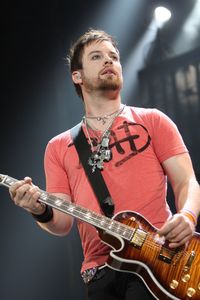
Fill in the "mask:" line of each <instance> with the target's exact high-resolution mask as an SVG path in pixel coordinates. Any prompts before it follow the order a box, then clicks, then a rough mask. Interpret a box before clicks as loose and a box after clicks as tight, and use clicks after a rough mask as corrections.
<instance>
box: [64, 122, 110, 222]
mask: <svg viewBox="0 0 200 300" xmlns="http://www.w3.org/2000/svg"><path fill="white" fill-rule="evenodd" d="M70 132H71V136H72V138H73V141H74V145H75V148H76V151H77V153H78V155H79V158H80V161H81V163H82V165H83V168H84V170H85V173H86V175H87V177H88V179H89V181H90V184H91V186H92V188H93V191H94V193H95V195H96V197H97V199H98V200H99V204H100V206H101V209H102V211H103V212H104V214H105V215H106V216H107V217H109V218H111V217H112V216H113V213H114V204H113V201H112V199H111V196H110V193H109V191H108V188H107V186H106V184H105V181H104V179H103V176H102V174H101V171H100V170H99V169H96V170H95V172H92V167H91V166H89V165H88V158H89V156H90V155H91V154H92V152H91V149H90V145H89V144H88V142H87V139H86V137H85V134H84V131H83V128H82V126H81V123H79V124H78V125H76V126H75V127H73V128H72V129H71V130H70Z"/></svg>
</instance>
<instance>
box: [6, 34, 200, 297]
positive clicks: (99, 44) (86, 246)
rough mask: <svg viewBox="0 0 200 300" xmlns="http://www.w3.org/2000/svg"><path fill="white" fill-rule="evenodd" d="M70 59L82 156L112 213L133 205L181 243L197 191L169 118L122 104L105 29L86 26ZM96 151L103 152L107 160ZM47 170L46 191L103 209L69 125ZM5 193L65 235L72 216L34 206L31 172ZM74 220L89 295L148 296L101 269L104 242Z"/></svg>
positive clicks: (194, 212)
mask: <svg viewBox="0 0 200 300" xmlns="http://www.w3.org/2000/svg"><path fill="white" fill-rule="evenodd" d="M68 60H69V65H70V70H71V75H72V80H73V83H74V84H75V87H76V90H77V93H78V95H79V96H80V97H81V98H82V100H83V104H84V107H85V116H84V118H83V122H82V128H83V130H84V134H85V138H86V139H87V141H88V143H89V144H90V147H91V150H92V152H93V154H94V155H91V156H90V157H88V163H89V165H90V167H91V168H92V170H93V172H96V169H98V168H99V169H101V171H102V175H103V177H104V180H105V182H106V185H107V187H108V190H109V192H110V194H111V197H112V199H113V202H114V205H115V212H114V213H115V214H116V213H118V212H120V211H125V210H131V211H136V212H138V213H140V214H141V215H142V216H144V217H145V218H146V219H147V220H149V221H150V222H151V223H152V224H153V225H154V226H155V227H157V228H159V230H158V234H159V235H160V236H162V237H164V238H165V239H166V240H168V241H169V247H171V248H172V249H173V248H176V247H179V246H181V245H184V244H185V243H187V242H188V241H189V239H190V238H191V237H192V235H193V233H194V230H195V224H196V221H197V216H198V215H199V211H200V190H199V186H198V183H197V181H196V178H195V175H194V171H193V167H192V163H191V159H190V157H189V154H188V151H187V149H186V146H185V145H184V143H183V140H182V138H181V136H180V134H179V132H178V130H177V128H176V126H175V124H174V123H173V122H172V121H171V120H170V119H169V118H168V117H167V116H166V115H164V114H163V113H161V112H160V111H158V110H156V109H143V108H136V107H127V106H125V105H123V104H122V103H121V97H120V91H121V88H122V85H123V76H122V67H121V64H120V57H119V51H118V49H117V46H116V42H115V41H114V40H113V38H112V37H111V36H109V35H108V34H107V33H105V32H103V31H97V30H89V31H88V32H86V33H85V34H84V35H83V36H81V37H80V38H79V39H78V41H77V42H76V43H75V44H74V45H73V47H72V48H71V50H70V54H69V57H68ZM102 149H103V151H104V150H108V151H107V152H106V153H107V158H106V159H105V158H103V157H102V152H101V151H100V150H102ZM99 160H100V164H99V163H98V162H99ZM45 173H46V184H47V191H48V192H49V193H52V194H55V195H57V196H59V197H60V198H62V199H64V200H66V201H72V202H74V203H76V204H78V205H81V206H83V207H86V208H89V209H90V210H91V211H94V212H97V213H101V214H102V211H101V209H100V206H99V203H98V201H97V199H96V196H95V195H94V192H93V190H92V188H91V186H90V183H89V181H88V179H87V177H86V175H85V172H84V170H83V167H82V166H80V163H79V157H78V154H77V152H76V150H75V147H74V145H73V141H72V138H71V135H70V131H66V132H64V133H62V134H60V135H58V136H56V137H55V138H53V139H52V140H51V141H50V142H49V143H48V145H47V148H46V152H45ZM166 175H167V177H168V180H169V181H170V183H171V185H172V188H173V191H174V195H175V200H176V207H177V213H176V214H175V215H173V216H172V214H171V212H170V209H169V207H168V205H167V203H166ZM10 194H11V197H12V199H13V200H14V202H15V203H16V204H18V205H19V206H21V207H23V208H24V209H26V210H27V211H28V212H31V213H32V214H34V217H35V218H36V220H37V221H38V224H39V225H40V226H41V227H42V228H43V229H44V230H47V231H49V232H50V233H52V234H56V235H66V234H67V233H69V231H70V229H71V227H72V223H73V218H72V217H71V216H68V215H67V214H64V213H62V212H59V211H58V210H55V209H53V210H52V209H50V208H49V207H45V206H44V205H42V204H40V203H39V202H38V201H37V200H38V197H39V196H40V191H39V189H38V188H37V187H35V186H34V185H33V184H32V182H31V179H30V178H28V177H26V178H25V179H24V180H21V181H19V182H17V183H16V184H15V185H13V186H12V187H11V188H10ZM77 226H78V229H79V233H80V237H81V241H82V246H83V253H84V261H83V265H82V269H81V272H82V274H83V277H84V279H85V281H89V282H88V283H86V286H87V290H88V299H90V300H91V299H92V300H98V299H104V300H111V299H116V300H117V299H124V300H129V299H154V297H153V295H152V294H151V293H150V292H149V290H148V289H147V288H146V287H145V285H144V284H143V283H142V281H141V280H140V279H139V278H138V277H137V276H135V275H133V274H130V273H123V272H118V271H114V270H112V269H109V268H107V267H104V264H105V262H106V260H107V257H108V253H109V251H110V248H109V247H108V246H107V245H105V244H104V243H102V241H101V240H100V238H99V236H98V233H97V231H96V229H95V228H94V227H93V226H91V225H89V224H87V223H85V222H81V221H80V220H77ZM94 273H95V275H94ZM93 275H94V277H93ZM92 277H93V278H92Z"/></svg>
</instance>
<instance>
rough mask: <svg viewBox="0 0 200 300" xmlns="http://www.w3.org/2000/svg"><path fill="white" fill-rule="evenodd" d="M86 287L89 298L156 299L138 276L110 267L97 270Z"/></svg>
mask: <svg viewBox="0 0 200 300" xmlns="http://www.w3.org/2000/svg"><path fill="white" fill-rule="evenodd" d="M86 287H87V296H88V298H87V299H88V300H140V299H141V300H143V299H145V300H155V298H154V297H153V296H152V294H151V293H150V292H149V290H148V289H147V288H146V286H145V285H144V283H143V281H142V280H141V279H140V278H139V277H138V276H136V275H134V274H131V273H125V272H119V271H114V270H112V269H110V268H108V267H105V268H103V269H101V270H99V271H97V274H96V275H95V277H94V278H93V279H92V281H90V282H89V283H88V284H87V285H86Z"/></svg>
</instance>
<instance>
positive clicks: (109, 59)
mask: <svg viewBox="0 0 200 300" xmlns="http://www.w3.org/2000/svg"><path fill="white" fill-rule="evenodd" d="M104 64H105V65H107V64H113V61H112V58H111V57H106V58H105V60H104Z"/></svg>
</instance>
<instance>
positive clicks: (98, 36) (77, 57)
mask: <svg viewBox="0 0 200 300" xmlns="http://www.w3.org/2000/svg"><path fill="white" fill-rule="evenodd" d="M94 41H109V42H111V44H112V45H113V46H114V47H115V49H116V50H117V52H119V51H118V48H117V42H116V41H115V39H114V38H113V37H112V36H111V35H109V34H108V33H106V32H105V31H103V30H96V29H92V28H90V29H89V30H88V31H86V32H85V33H84V34H83V35H82V36H80V37H79V39H78V40H77V41H76V42H75V43H74V44H73V45H72V46H71V48H70V49H69V54H68V56H67V63H68V65H69V69H70V72H71V73H72V72H74V71H76V70H80V69H82V57H83V51H84V47H85V46H87V45H89V44H91V43H92V42H94ZM74 86H75V89H76V92H77V94H78V96H79V97H81V98H83V95H82V91H81V88H80V86H79V84H75V83H74Z"/></svg>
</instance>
